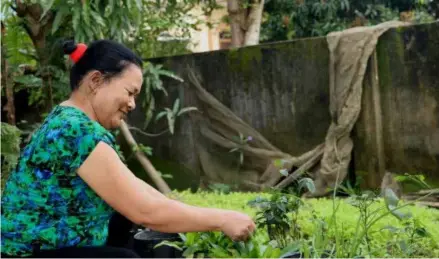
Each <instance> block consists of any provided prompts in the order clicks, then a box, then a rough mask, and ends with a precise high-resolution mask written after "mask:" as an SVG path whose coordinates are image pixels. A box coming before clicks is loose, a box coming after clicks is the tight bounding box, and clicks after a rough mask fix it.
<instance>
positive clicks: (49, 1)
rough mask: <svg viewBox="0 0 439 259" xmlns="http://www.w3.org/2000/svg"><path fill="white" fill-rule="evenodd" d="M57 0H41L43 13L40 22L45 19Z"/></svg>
mask: <svg viewBox="0 0 439 259" xmlns="http://www.w3.org/2000/svg"><path fill="white" fill-rule="evenodd" d="M54 2H55V0H47V1H41V3H40V4H41V6H42V7H43V14H41V17H40V22H41V21H42V20H43V19H44V17H45V16H46V14H47V13H48V12H49V10H50V9H51V8H52V6H53V3H54Z"/></svg>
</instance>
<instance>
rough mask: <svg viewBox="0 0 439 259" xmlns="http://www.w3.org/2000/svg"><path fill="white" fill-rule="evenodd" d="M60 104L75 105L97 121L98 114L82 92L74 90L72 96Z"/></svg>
mask: <svg viewBox="0 0 439 259" xmlns="http://www.w3.org/2000/svg"><path fill="white" fill-rule="evenodd" d="M60 105H61V106H71V107H75V108H77V109H79V110H81V111H83V112H84V113H85V114H87V116H88V117H89V118H90V119H92V120H95V121H97V118H96V114H95V112H94V110H93V107H92V105H91V103H90V101H89V100H88V99H87V98H85V97H84V96H83V95H82V94H81V93H80V92H73V93H72V94H71V95H70V98H69V99H67V100H66V101H64V102H62V103H60Z"/></svg>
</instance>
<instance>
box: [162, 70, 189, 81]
mask: <svg viewBox="0 0 439 259" xmlns="http://www.w3.org/2000/svg"><path fill="white" fill-rule="evenodd" d="M159 74H160V75H164V76H167V77H170V78H172V79H175V80H177V81H179V82H182V83H183V82H184V80H183V78H181V77H179V76H177V75H176V74H174V73H172V72H170V71H166V70H160V71H159Z"/></svg>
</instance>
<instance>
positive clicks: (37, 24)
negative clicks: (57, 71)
mask: <svg viewBox="0 0 439 259" xmlns="http://www.w3.org/2000/svg"><path fill="white" fill-rule="evenodd" d="M15 2H16V4H17V8H16V12H17V15H18V16H19V17H21V18H23V21H24V23H23V26H24V29H25V30H26V32H27V33H28V34H29V37H30V38H31V40H32V43H33V45H34V47H35V50H36V52H37V56H38V59H39V60H38V61H39V64H40V70H41V72H42V76H41V79H42V85H43V88H44V91H45V93H46V94H45V96H46V97H47V98H46V100H45V109H46V112H48V111H50V110H51V109H52V108H53V94H52V91H53V89H52V84H51V78H52V75H50V72H49V71H47V67H48V65H49V55H50V53H49V52H48V51H47V44H46V36H47V34H48V33H49V32H50V30H51V29H52V24H53V19H54V15H53V13H52V12H50V11H49V12H47V14H46V15H45V16H44V17H43V18H42V19H41V16H42V15H43V8H42V7H41V5H40V4H25V3H23V2H22V1H20V0H16V1H15Z"/></svg>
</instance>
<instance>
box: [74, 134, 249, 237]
mask: <svg viewBox="0 0 439 259" xmlns="http://www.w3.org/2000/svg"><path fill="white" fill-rule="evenodd" d="M78 174H79V176H80V177H81V178H82V179H83V180H84V181H85V182H86V183H87V184H88V185H89V186H90V187H91V188H92V189H93V190H94V191H95V192H96V193H97V194H98V195H99V196H100V197H101V198H102V199H104V200H105V201H106V202H107V203H108V204H109V205H110V206H112V207H113V208H114V209H115V210H117V211H119V212H120V213H121V214H122V215H124V216H125V217H127V218H128V219H130V220H131V221H133V222H134V223H136V224H139V225H143V226H146V227H149V228H151V229H153V230H157V231H162V232H172V233H176V232H194V231H215V230H222V231H224V232H225V234H227V235H228V236H230V237H232V238H234V239H240V238H241V237H243V236H244V237H245V236H247V235H248V232H253V231H254V228H255V225H254V223H253V221H252V220H251V218H249V217H248V216H247V215H245V214H241V213H238V212H234V211H228V210H220V209H208V208H200V207H196V206H190V205H187V204H184V203H182V202H179V201H175V200H172V199H170V198H168V197H166V196H164V195H163V194H162V193H160V192H158V191H157V190H156V189H154V188H153V187H151V186H150V185H148V184H147V183H145V182H144V181H142V180H140V179H139V178H137V177H136V176H135V175H134V174H133V173H132V172H131V171H130V170H129V169H128V168H127V167H126V166H125V164H123V163H122V161H121V160H120V159H119V157H118V155H117V154H116V152H115V151H114V150H113V149H112V148H111V147H110V146H109V145H107V144H106V143H103V142H101V143H99V144H98V145H97V146H96V148H95V149H94V150H93V152H92V153H91V154H90V155H89V157H88V158H87V159H86V160H85V162H84V163H83V164H82V165H81V167H80V168H79V169H78ZM246 232H247V233H246Z"/></svg>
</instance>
